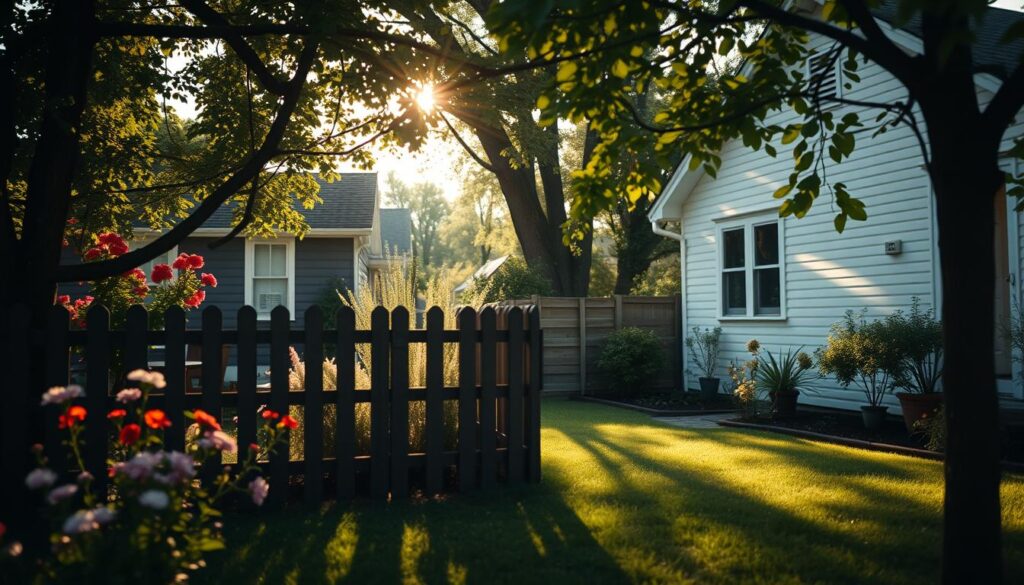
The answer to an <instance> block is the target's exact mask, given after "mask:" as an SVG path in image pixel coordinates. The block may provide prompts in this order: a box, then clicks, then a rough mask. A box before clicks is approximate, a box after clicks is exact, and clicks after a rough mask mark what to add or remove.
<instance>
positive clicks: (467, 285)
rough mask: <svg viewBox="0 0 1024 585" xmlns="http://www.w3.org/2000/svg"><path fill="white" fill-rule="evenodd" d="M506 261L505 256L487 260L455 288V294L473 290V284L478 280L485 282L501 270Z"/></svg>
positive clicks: (506, 256)
mask: <svg viewBox="0 0 1024 585" xmlns="http://www.w3.org/2000/svg"><path fill="white" fill-rule="evenodd" d="M508 259H509V256H508V255H505V256H500V257H498V258H494V259H491V260H488V261H487V262H486V263H485V264H484V265H483V266H481V267H480V268H477V269H476V272H474V273H473V275H472V276H470V277H469V278H467V279H466V280H464V281H463V282H462V284H460V285H459V286H457V287H455V290H454V292H455V294H461V293H463V292H465V291H467V290H469V289H471V288H473V284H474V283H475V282H476V281H478V280H487V279H488V278H490V277H491V276H492V275H494V273H495V272H497V271H498V269H499V268H501V265H502V264H504V263H505V261H506V260H508Z"/></svg>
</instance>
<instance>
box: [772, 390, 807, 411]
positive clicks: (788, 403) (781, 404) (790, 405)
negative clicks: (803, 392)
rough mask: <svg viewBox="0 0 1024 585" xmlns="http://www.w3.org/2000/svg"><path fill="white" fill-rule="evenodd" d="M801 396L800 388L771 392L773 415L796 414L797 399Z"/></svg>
mask: <svg viewBox="0 0 1024 585" xmlns="http://www.w3.org/2000/svg"><path fill="white" fill-rule="evenodd" d="M799 396H800V392H799V391H798V390H782V391H778V392H769V393H768V397H769V398H771V401H772V415H773V416H778V417H785V416H793V415H795V414H796V400H797V397H799Z"/></svg>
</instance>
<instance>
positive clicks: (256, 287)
mask: <svg viewBox="0 0 1024 585" xmlns="http://www.w3.org/2000/svg"><path fill="white" fill-rule="evenodd" d="M252 302H253V305H255V307H256V311H257V312H259V313H269V312H270V311H271V310H272V309H273V308H274V307H276V306H278V305H284V306H286V307H287V306H288V279H287V278H257V279H255V280H253V281H252Z"/></svg>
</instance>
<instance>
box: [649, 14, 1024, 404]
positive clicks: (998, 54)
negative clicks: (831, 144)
mask: <svg viewBox="0 0 1024 585" xmlns="http://www.w3.org/2000/svg"><path fill="white" fill-rule="evenodd" d="M807 4H808V5H809V6H812V7H815V13H816V14H817V13H820V10H821V8H820V6H818V5H816V4H814V3H807ZM893 4H895V3H887V4H883V5H882V6H881V7H880V8H879V9H877V10H876V12H875V14H876V20H877V22H878V25H879V27H880V28H881V29H882V30H883V31H885V33H886V34H887V35H888V36H889V38H891V39H892V40H893V41H894V42H895V43H897V44H899V45H900V46H902V47H903V48H904V49H905V50H906V51H907V52H908V53H910V54H913V53H916V52H919V51H920V50H921V40H920V21H919V19H917V20H911V21H910V22H908V23H906V24H905V25H904V26H901V27H897V26H894V25H892V24H890V23H892V22H899V20H898V19H896V18H895V16H896V15H895V9H894V8H893V6H892V5H893ZM1022 22H1024V14H1022V13H1020V12H1014V11H1009V10H1001V9H998V8H991V7H990V8H988V9H987V12H986V15H985V17H984V18H983V20H982V21H981V22H980V23H979V24H978V25H977V30H976V31H975V32H976V37H977V41H976V47H975V51H974V57H975V62H976V64H977V66H978V69H979V72H978V73H977V74H976V75H975V80H976V82H977V91H978V95H979V99H980V101H981V102H982V103H984V102H987V101H988V100H990V99H991V98H992V96H993V95H994V92H995V91H996V90H997V89H998V88H999V86H1000V85H1001V84H1002V80H1003V77H1001V76H1000V74H999V72H1000V71H1006V67H1007V65H1010V66H1012V65H1013V64H1015V63H1016V61H1017V59H1018V56H1019V55H1020V54H1021V51H1022V50H1024V42H1022V41H1016V42H1015V44H1014V45H1013V46H1007V45H1000V44H999V40H1000V39H1001V38H1002V36H1003V33H1004V32H1005V31H1006V30H1007V29H1008V28H1009V27H1012V26H1019V25H1020V24H1021V23H1022ZM1015 23H1016V24H1015ZM809 43H810V48H811V49H812V50H813V51H816V55H812V56H811V57H810V58H809V59H808V61H809V63H808V67H809V68H810V69H811V72H813V73H814V74H815V75H817V74H819V73H820V72H822V71H823V70H822V69H820V63H821V60H820V59H819V57H820V56H821V55H823V54H825V52H826V51H827V50H828V49H829V48H830V47H832V46H833V41H832V40H830V39H827V38H825V37H823V36H821V35H817V34H814V33H811V34H810V40H809ZM824 71H825V73H824V75H826V79H825V82H824V83H823V84H822V86H821V87H822V91H828V92H836V93H838V94H841V96H842V97H843V98H846V99H849V100H864V101H886V102H892V101H897V100H905V99H906V97H905V96H906V90H905V89H904V88H903V87H902V86H901V85H900V84H899V83H898V82H897V81H896V80H895V79H894V78H893V77H892V76H891V75H890V74H888V73H887V72H886V71H885V70H884V69H882V68H881V67H879V66H878V65H876V64H874V63H870V62H869V63H867V64H865V65H862V66H861V68H860V70H859V71H858V74H859V76H860V78H861V81H860V82H857V83H852V84H851V85H850V87H848V88H847V87H845V83H846V80H844V79H843V73H842V71H841V70H840V69H839V68H835V69H834V70H833V71H827V70H824ZM851 111H860V112H861V119H862V120H865V119H867V120H870V119H873V117H874V115H875V112H869V113H865V112H864V111H863V109H862V108H858V107H857V106H852V105H849V106H848V105H838V106H835V107H834V112H833V114H834V116H835V118H836V119H839V118H840V117H842V116H843V115H844V114H845V113H847V112H851ZM800 120H801V118H800V117H799V116H798V115H797V114H795V113H792V112H789V111H782V112H778V113H775V114H773V115H772V116H770V118H769V119H766V120H765V123H768V124H779V125H785V124H787V123H791V122H798V121H800ZM1022 130H1024V127H1022V124H1020V123H1019V122H1018V124H1017V126H1015V127H1013V128H1011V129H1010V131H1009V132H1008V133H1007V136H1006V137H1005V138H1004V140H1005V141H1004V145H1003V149H1002V150H1003V151H1004V152H1005V151H1007V150H1008V149H1009V146H1010V144H1011V139H1012V137H1014V136H1018V135H1019V134H1020V133H1021V131H1022ZM792 146H793V145H789V146H782V147H779V149H778V150H779V156H778V158H772V157H770V156H768V155H766V154H764V153H763V152H759V151H754V150H751V149H749V148H747V147H745V146H744V145H743V144H742V141H740V140H734V141H732V142H729V143H726V144H725V145H724V147H723V148H722V150H721V152H720V153H719V156H721V158H722V165H721V168H720V170H719V172H718V177H717V179H716V178H714V177H712V176H710V175H708V174H706V173H704V172H703V170H702V169H701V168H698V169H696V170H688V168H687V167H688V165H687V161H684V162H683V164H681V165H679V167H678V169H677V170H676V172H675V174H674V175H673V176H672V178H671V179H670V180H669V182H668V183H667V185H666V187H665V189H664V191H663V192H662V193H661V195H660V196H659V198H658V199H657V201H655V203H654V204H653V205H652V207H651V210H650V212H649V219H650V220H651V222H652V224H653V225H654V227H655V231H657V232H658V233H662V234H664V235H667V236H670V237H673V238H674V239H677V240H679V243H680V262H681V275H682V286H681V288H682V295H683V315H682V321H683V323H682V325H683V329H684V331H688V330H689V329H690V328H692V327H694V326H697V327H702V328H704V327H721V328H722V338H721V339H722V342H721V343H722V345H721V362H720V363H719V364H718V365H719V377H721V378H722V379H727V376H726V371H725V368H726V366H727V364H728V362H729V360H732V359H736V358H739V359H746V358H747V357H748V356H747V354H746V352H745V349H744V345H745V343H746V341H747V340H749V339H752V338H756V339H758V340H760V341H761V343H762V344H763V345H765V346H767V347H768V348H769V349H771V350H773V351H775V350H778V349H782V348H794V349H796V348H797V347H803V348H804V350H805V351H809V352H810V351H813V350H814V349H815V348H817V347H819V346H822V345H824V343H825V341H826V337H827V335H828V332H829V326H830V324H832V323H833V322H836V321H838V320H840V319H841V318H842V317H843V313H844V312H845V311H846V310H848V309H853V310H856V311H859V310H861V309H866V310H867V311H868V316H869V318H872V317H881V316H883V315H886V314H889V313H891V312H892V311H895V310H898V309H902V310H907V309H908V308H909V307H910V305H911V302H912V299H913V298H914V297H917V298H919V299H920V301H921V303H922V305H924V306H926V307H934V308H935V309H936V311H939V310H941V306H942V305H941V295H942V287H941V268H940V264H939V247H938V237H937V236H938V234H937V227H936V216H935V209H934V203H933V199H934V198H933V196H932V188H931V183H930V180H929V177H928V173H927V172H926V170H925V169H924V168H923V161H922V160H921V155H920V150H919V148H918V145H917V142H916V141H915V138H914V136H913V134H912V131H911V130H910V129H909V128H907V127H906V126H899V127H897V128H894V129H891V130H890V131H888V132H886V133H885V134H881V135H879V136H877V137H873V138H872V137H870V136H868V135H862V136H858V145H857V148H856V150H855V151H854V153H853V156H852V157H850V159H849V160H848V161H844V162H843V163H842V164H838V165H836V164H830V163H829V160H828V159H827V158H826V159H825V163H826V164H827V165H828V168H827V171H828V179H829V181H832V182H838V181H841V182H844V183H846V184H847V185H848V186H849V189H850V191H851V192H852V193H853V194H854V196H856V197H858V198H860V199H862V200H863V201H864V202H865V203H866V205H867V210H868V214H869V218H868V220H867V221H865V222H849V223H848V224H847V225H846V230H845V231H844V232H843V233H842V234H838V233H836V231H835V229H834V228H833V223H832V218H833V215H834V213H835V211H834V210H833V209H832V208H831V206H830V205H829V203H828V201H827V200H825V201H819V202H818V203H817V204H815V206H814V207H813V209H812V210H811V212H810V213H808V214H807V216H805V217H804V218H802V219H796V218H794V217H787V218H780V217H779V214H778V208H779V202H778V201H773V200H772V197H771V194H772V192H773V191H775V190H776V189H777V188H779V187H780V186H782V185H785V184H786V181H787V178H788V176H789V174H790V173H791V172H792V170H793V160H792V158H791V157H790V156H789V154H790V153H789V152H787V149H790V148H792ZM1020 164H1021V163H1020V161H1017V160H1015V159H1013V158H1011V157H1010V156H1008V155H1007V156H1006V158H1004V159H1003V161H1002V167H1003V169H1004V170H1006V171H1009V172H1014V173H1017V174H1019V173H1020V172H1021V170H1022V169H1021V168H1020V166H1019V165H1020ZM1015 203H1016V201H1011V200H1009V199H1008V198H1002V199H1001V200H1000V202H999V205H998V206H997V213H996V217H997V226H996V240H995V242H993V246H994V252H995V257H996V260H997V279H996V287H997V292H996V297H995V298H994V299H992V301H993V303H994V305H995V308H996V319H997V323H996V330H997V332H999V333H997V339H996V355H995V356H994V359H995V362H996V368H997V374H998V390H999V396H1000V399H1001V401H1002V404H1003V406H1004V407H1018V408H1019V407H1022V406H1024V379H1022V375H1021V367H1020V363H1017V366H1016V367H1014V359H1013V358H1014V357H1015V356H1013V352H1012V349H1011V347H1010V345H1009V341H1008V340H1007V339H1006V336H1005V335H1004V334H1003V333H1002V332H1003V331H1005V330H1006V326H1007V325H1008V324H1009V323H1010V320H1011V311H1012V310H1013V308H1014V307H1015V306H1018V305H1019V304H1020V303H1021V302H1022V300H1024V299H1022V295H1021V287H1020V284H1019V282H1020V278H1019V275H1020V273H1021V269H1022V267H1024V264H1022V262H1024V222H1022V220H1024V215H1022V214H1019V213H1018V212H1017V211H1016V210H1015V208H1014V206H1015ZM676 226H678V227H676ZM677 229H678V230H679V231H678V232H677V231H675V230H677ZM963 284H964V286H970V283H963ZM1016 357H1017V358H1021V357H1022V356H1016ZM683 363H684V366H683V367H684V369H686V365H685V364H687V363H689V364H690V365H691V366H692V364H693V360H692V355H690V354H688V353H686V352H685V350H684V355H683ZM688 378H689V386H690V387H695V386H696V378H695V374H693V373H690V375H689V376H688ZM814 386H815V387H814V388H812V390H813V392H808V393H805V394H804V395H802V396H801V397H800V400H801V402H806V403H809V404H817V405H821V406H831V407H839V408H851V409H855V408H857V407H858V406H859V405H861V404H863V403H864V396H863V395H862V394H861V393H860V392H858V391H857V390H856V389H855V388H853V387H851V388H849V389H843V388H841V387H840V386H838V385H837V384H835V382H834V381H831V380H827V379H824V380H821V381H819V382H817V383H815V384H814ZM889 398H890V399H891V400H890V401H888V402H887V404H888V405H889V406H891V407H893V409H894V410H896V409H898V403H897V402H896V401H895V400H894V399H892V398H893V397H889Z"/></svg>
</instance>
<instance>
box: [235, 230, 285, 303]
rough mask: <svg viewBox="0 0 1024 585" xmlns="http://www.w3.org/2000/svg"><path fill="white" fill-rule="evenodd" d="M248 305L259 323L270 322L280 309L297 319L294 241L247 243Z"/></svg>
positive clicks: (246, 290)
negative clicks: (268, 320)
mask: <svg viewBox="0 0 1024 585" xmlns="http://www.w3.org/2000/svg"><path fill="white" fill-rule="evenodd" d="M245 303H246V304H247V305H252V306H253V307H254V308H255V309H256V315H257V316H258V317H259V318H260V319H269V318H270V312H271V311H273V310H274V308H275V307H277V306H278V305H281V306H284V307H287V308H288V311H289V312H290V314H291V318H292V319H294V318H295V240H293V239H280V240H247V241H246V245H245Z"/></svg>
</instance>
